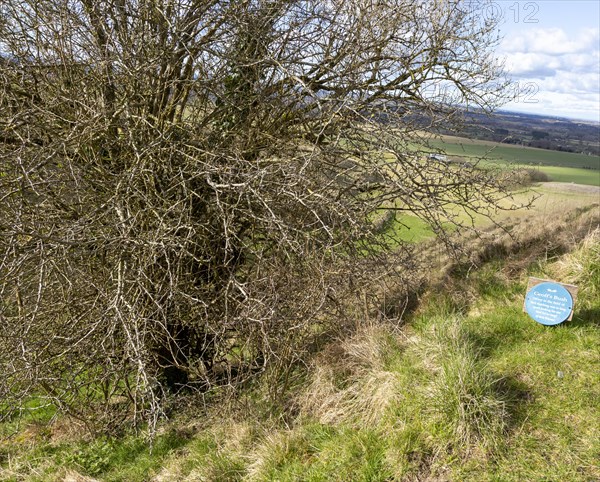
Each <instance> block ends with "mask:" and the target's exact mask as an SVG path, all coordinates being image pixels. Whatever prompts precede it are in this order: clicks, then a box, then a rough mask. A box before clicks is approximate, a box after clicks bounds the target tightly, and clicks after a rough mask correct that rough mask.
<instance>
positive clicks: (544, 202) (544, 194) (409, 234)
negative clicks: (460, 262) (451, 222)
mask: <svg viewBox="0 0 600 482" xmlns="http://www.w3.org/2000/svg"><path fill="white" fill-rule="evenodd" d="M532 198H535V199H534V200H533V203H532V205H531V206H530V208H529V209H520V210H506V211H502V210H499V211H498V212H497V213H495V216H494V222H497V223H500V224H502V223H507V222H508V223H512V222H513V221H515V220H522V221H523V222H527V219H528V218H529V219H532V218H535V219H544V220H546V221H551V220H552V219H553V218H556V217H560V216H561V215H562V214H563V213H565V212H568V211H572V210H575V209H582V208H585V207H586V206H589V205H591V204H594V203H600V187H595V186H591V185H576V184H570V183H556V182H548V183H538V184H536V185H535V186H533V187H532V188H530V189H528V190H522V191H519V192H515V193H514V194H513V198H512V199H510V200H505V201H504V202H503V203H502V204H503V206H504V207H505V208H509V207H510V206H512V205H517V206H518V205H525V204H527V203H528V202H529V201H530V200H531V199H532ZM455 211H456V214H457V216H458V220H459V221H462V222H464V223H467V224H468V223H470V222H471V217H470V216H473V221H474V222H475V225H476V226H477V227H479V228H485V227H486V226H489V225H491V224H492V221H491V220H490V219H488V218H486V217H484V216H483V215H480V214H477V215H476V214H473V213H470V215H468V214H467V213H465V212H461V211H459V210H458V209H456V210H455ZM384 235H387V236H389V237H390V239H397V240H401V241H407V242H410V243H419V242H422V241H425V240H428V239H433V238H434V237H435V234H434V232H433V231H432V230H431V228H430V227H429V225H428V224H427V223H426V222H425V221H422V220H421V219H419V218H417V217H415V216H412V215H408V214H405V215H397V216H396V218H395V220H394V221H393V222H390V223H389V224H388V230H387V231H386V233H384Z"/></svg>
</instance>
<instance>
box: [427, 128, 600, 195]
mask: <svg viewBox="0 0 600 482" xmlns="http://www.w3.org/2000/svg"><path fill="white" fill-rule="evenodd" d="M430 145H431V147H434V148H436V149H439V150H442V151H444V152H446V154H447V155H449V156H450V157H451V158H452V157H458V158H473V159H479V158H484V160H483V165H498V164H500V165H506V166H507V167H531V166H535V167H536V168H539V169H540V171H542V172H544V173H546V174H548V175H549V176H550V178H551V180H552V181H556V182H573V183H577V184H587V185H593V186H600V156H588V155H585V154H576V153H572V152H559V151H550V150H546V149H537V148H532V147H522V146H513V145H507V144H500V143H494V142H489V141H480V140H472V139H463V138H460V137H453V136H443V138H442V139H441V140H431V141H430Z"/></svg>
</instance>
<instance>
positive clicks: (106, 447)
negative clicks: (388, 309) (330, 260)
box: [0, 208, 600, 482]
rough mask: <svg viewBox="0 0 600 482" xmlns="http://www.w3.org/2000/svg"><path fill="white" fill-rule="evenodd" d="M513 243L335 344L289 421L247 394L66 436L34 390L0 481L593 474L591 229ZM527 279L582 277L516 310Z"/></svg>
mask: <svg viewBox="0 0 600 482" xmlns="http://www.w3.org/2000/svg"><path fill="white" fill-rule="evenodd" d="M557 209H559V208H557ZM537 214H538V215H542V214H543V213H539V212H538V213H537ZM531 226H532V225H531V224H527V226H526V227H529V228H530V229H531ZM592 228H593V226H592ZM573 232H574V230H573ZM516 246H521V247H522V249H523V250H524V252H523V253H521V254H519V252H516V254H513V255H512V257H511V258H510V259H502V258H501V257H494V258H492V259H490V260H488V261H487V262H485V263H483V264H482V265H481V266H480V267H479V268H478V269H469V270H467V271H465V270H463V271H461V270H456V271H454V273H455V274H454V275H448V276H446V277H444V278H443V283H442V284H441V285H439V286H437V287H433V288H431V289H430V291H429V292H427V293H425V294H424V295H423V296H422V298H421V305H420V307H419V309H418V310H417V311H416V312H415V313H414V314H413V315H412V317H411V318H410V319H409V320H407V322H406V323H405V324H404V325H397V324H394V325H391V326H388V325H378V324H374V325H373V326H368V327H364V328H362V329H360V330H358V331H357V332H356V333H354V334H352V335H351V336H348V337H346V338H343V339H340V340H337V341H335V343H333V344H332V345H331V346H329V347H328V348H327V349H325V350H323V351H322V352H321V353H319V355H318V356H317V358H316V359H314V360H313V363H312V364H310V369H309V370H308V371H307V373H306V375H305V377H306V380H307V382H306V383H305V384H303V385H302V386H300V387H297V388H296V389H295V390H296V391H295V392H294V393H290V394H288V398H287V399H286V400H287V405H286V407H287V410H286V409H284V408H282V409H281V410H283V412H284V413H285V414H286V416H285V417H284V418H278V417H276V416H274V415H273V412H272V411H271V410H267V409H265V408H261V407H266V406H268V404H263V405H261V396H260V392H258V391H257V392H253V393H251V394H249V397H248V400H257V401H256V402H255V405H252V403H250V402H248V403H250V405H248V404H245V405H243V406H242V407H241V408H240V407H238V410H237V411H236V412H234V413H231V412H229V411H224V408H223V407H214V409H213V412H212V413H214V416H213V417H208V418H204V416H198V419H197V420H196V421H195V423H190V417H192V418H191V419H192V421H193V420H194V418H193V416H191V415H190V414H188V418H187V419H186V420H185V421H183V420H179V421H178V420H174V421H172V422H170V423H169V424H168V425H167V426H166V427H164V428H163V430H162V431H161V432H160V434H159V436H158V437H157V439H156V440H155V442H154V445H153V447H152V450H150V448H149V446H148V444H147V440H146V439H145V438H144V436H143V434H137V435H136V434H129V435H126V436H124V437H122V438H117V439H106V438H98V439H95V440H88V439H85V438H77V437H75V438H74V437H66V436H62V437H61V436H60V430H58V428H57V426H56V425H52V424H51V425H50V426H47V425H42V424H41V422H42V421H43V422H48V420H49V419H50V418H49V417H51V415H52V412H51V411H49V410H48V409H47V408H43V409H41V408H40V409H39V410H37V407H36V402H35V401H33V402H32V404H31V407H30V408H32V409H35V410H32V412H31V413H35V414H36V416H38V418H35V419H32V418H30V419H28V420H24V421H23V422H22V424H21V426H20V427H15V426H12V425H11V430H12V431H15V430H16V432H17V433H16V435H15V436H13V437H11V438H8V439H5V440H3V441H2V442H0V480H11V481H12V480H14V481H17V480H34V481H35V480H39V481H42V480H43V481H52V480H64V478H65V476H66V475H69V474H74V473H76V474H81V475H82V476H87V477H94V479H95V480H100V481H144V480H206V481H229V480H231V481H235V480H253V481H331V480H332V481H346V480H353V481H354V480H357V481H394V480H398V481H401V480H457V481H473V482H480V481H503V482H504V481H507V482H511V481H514V482H520V481H523V480H532V481H542V480H544V481H557V482H558V481H567V480H568V481H570V482H571V481H575V482H577V481H581V482H584V481H591V480H599V479H600V466H599V465H598V460H599V455H600V427H599V426H598V423H597V421H598V420H599V419H600V402H599V400H600V378H599V377H598V373H600V352H599V350H598V347H599V346H600V323H599V322H598V320H599V319H600V230H597V231H596V232H595V234H592V235H590V236H588V238H587V239H586V240H585V241H584V242H583V243H581V244H580V245H578V246H577V247H576V248H575V249H572V250H571V251H570V252H568V253H566V254H561V255H560V256H559V255H557V254H554V255H551V256H550V258H548V256H549V255H548V252H547V251H546V250H545V247H543V246H540V249H539V252H538V253H537V256H531V251H530V249H531V246H527V243H521V244H519V243H516ZM474 249H475V248H474ZM521 255H522V257H520V256H521ZM516 266H520V268H519V269H516V268H515V267H516ZM528 276H537V277H542V278H551V279H556V280H558V281H563V282H566V283H572V284H576V285H578V286H579V288H580V290H579V294H578V297H577V301H576V305H575V306H576V310H575V316H574V318H573V320H572V321H568V322H565V323H563V324H561V325H558V326H556V327H546V326H543V325H540V324H538V323H536V322H535V321H533V320H532V319H531V318H529V317H528V315H527V314H525V313H523V311H522V304H523V298H524V295H525V288H526V285H527V278H528ZM290 408H291V410H290ZM10 423H14V421H13V422H10ZM7 427H8V425H6V424H5V425H4V426H3V428H4V429H6V428H7ZM57 432H58V433H57ZM7 433H8V432H7V431H5V432H4V434H5V435H6V434H7Z"/></svg>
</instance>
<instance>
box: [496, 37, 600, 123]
mask: <svg viewBox="0 0 600 482" xmlns="http://www.w3.org/2000/svg"><path fill="white" fill-rule="evenodd" d="M599 43H600V31H599V29H597V28H582V29H581V30H579V32H577V33H576V34H575V35H571V36H568V35H567V34H566V33H565V32H564V30H562V29H560V28H546V29H543V28H534V29H530V30H527V31H525V32H518V33H516V34H513V35H511V36H510V37H507V38H505V39H504V41H503V42H502V44H501V48H500V52H499V54H500V55H501V56H504V57H505V60H506V63H505V65H506V68H507V71H508V73H509V74H510V75H511V76H512V77H513V78H514V79H515V80H516V81H517V82H518V83H517V88H519V89H521V91H522V93H523V90H522V89H525V91H524V94H525V95H521V96H520V99H518V100H519V101H520V102H521V103H520V104H519V103H518V102H517V103H511V104H510V105H509V106H508V107H509V108H511V107H513V108H514V107H517V108H518V110H528V111H530V112H534V111H537V112H540V113H546V114H552V113H554V115H567V114H568V115H571V116H573V117H580V118H583V117H585V118H593V119H597V118H598V116H599V115H600V113H599V112H600V110H599V109H600V49H599ZM532 92H535V94H534V95H533V96H532ZM524 100H527V101H531V100H536V101H537V102H528V103H527V104H530V105H526V104H524V103H523V102H524ZM561 113H562V114H561Z"/></svg>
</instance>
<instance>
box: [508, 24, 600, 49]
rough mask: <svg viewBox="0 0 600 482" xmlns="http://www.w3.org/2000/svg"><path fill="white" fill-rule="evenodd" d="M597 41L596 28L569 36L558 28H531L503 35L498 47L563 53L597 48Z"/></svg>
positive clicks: (599, 31) (598, 39)
mask: <svg viewBox="0 0 600 482" xmlns="http://www.w3.org/2000/svg"><path fill="white" fill-rule="evenodd" d="M599 41H600V30H599V29H597V28H583V29H581V30H580V31H579V33H578V34H577V35H576V36H575V37H571V38H569V36H568V35H567V34H566V33H565V31H564V30H562V29H560V28H533V29H529V30H526V31H524V32H519V33H516V34H512V35H509V36H507V37H505V38H504V40H503V41H502V44H501V46H500V48H501V50H502V51H504V52H507V53H509V52H526V53H539V54H547V55H564V54H577V53H586V52H589V51H590V50H597V49H598V42H599Z"/></svg>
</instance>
